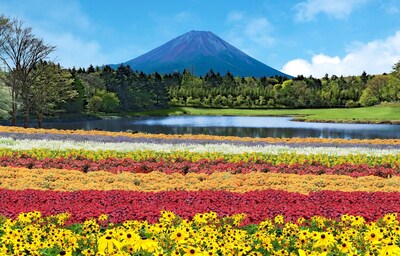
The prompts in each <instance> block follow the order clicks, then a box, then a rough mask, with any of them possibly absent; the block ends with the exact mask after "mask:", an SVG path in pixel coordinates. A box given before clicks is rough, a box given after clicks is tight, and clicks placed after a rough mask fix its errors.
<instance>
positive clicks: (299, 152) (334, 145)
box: [0, 126, 400, 256]
mask: <svg viewBox="0 0 400 256" xmlns="http://www.w3.org/2000/svg"><path fill="white" fill-rule="evenodd" d="M398 213H400V140H396V139H393V140H344V139H316V138H313V139H311V138H309V139H308V138H306V139H300V138H291V139H279V138H235V137H223V136H221V137H218V136H206V135H152V134H130V133H122V132H121V133H112V132H101V131H91V132H87V131H63V130H44V129H43V130H41V129H22V128H15V127H1V126H0V216H1V217H0V255H302V256H303V255H400V224H399V219H398Z"/></svg>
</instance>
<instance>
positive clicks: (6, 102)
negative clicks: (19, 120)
mask: <svg viewBox="0 0 400 256" xmlns="http://www.w3.org/2000/svg"><path fill="white" fill-rule="evenodd" d="M10 111H11V94H10V91H9V88H6V87H5V86H4V84H2V83H0V119H7V118H9V117H10V113H9V112H10Z"/></svg>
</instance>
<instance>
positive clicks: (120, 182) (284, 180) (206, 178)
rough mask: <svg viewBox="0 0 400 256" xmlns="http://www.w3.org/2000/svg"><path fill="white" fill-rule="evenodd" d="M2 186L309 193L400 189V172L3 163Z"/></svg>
mask: <svg viewBox="0 0 400 256" xmlns="http://www.w3.org/2000/svg"><path fill="white" fill-rule="evenodd" d="M0 179H1V187H2V188H5V189H11V190H23V189H37V190H56V191H77V190H128V191H142V192H151V191H154V192H161V191H176V190H186V191H199V190H211V191H216V190H223V191H231V192H249V191H259V190H268V189H275V190H284V191H288V192H298V193H301V194H308V193H310V192H313V191H321V190H332V191H347V192H354V191H365V192H379V191H381V192H400V177H398V176H395V177H392V178H380V177H376V176H375V177H374V176H364V177H359V178H350V177H349V176H347V175H312V174H311V175H310V174H304V175H297V174H283V173H261V172H251V173H246V174H243V173H240V174H239V173H236V174H233V173H229V172H216V173H212V174H206V173H188V174H186V175H182V174H179V173H174V174H166V173H161V172H157V171H152V172H150V173H146V174H144V173H139V174H138V173H130V172H122V173H119V174H113V173H110V172H103V171H96V172H90V173H83V172H81V171H75V170H62V169H61V170H60V169H26V168H13V167H6V168H0Z"/></svg>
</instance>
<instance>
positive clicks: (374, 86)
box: [360, 75, 390, 106]
mask: <svg viewBox="0 0 400 256" xmlns="http://www.w3.org/2000/svg"><path fill="white" fill-rule="evenodd" d="M389 80H390V77H389V76H387V75H378V76H374V78H372V79H370V80H368V82H367V87H366V88H365V90H364V91H363V93H362V95H361V98H360V103H361V105H363V106H373V105H376V104H379V103H381V102H382V101H383V100H384V99H383V97H382V91H383V90H384V87H385V86H386V85H387V84H389Z"/></svg>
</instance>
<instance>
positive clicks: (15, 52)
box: [0, 18, 55, 127]
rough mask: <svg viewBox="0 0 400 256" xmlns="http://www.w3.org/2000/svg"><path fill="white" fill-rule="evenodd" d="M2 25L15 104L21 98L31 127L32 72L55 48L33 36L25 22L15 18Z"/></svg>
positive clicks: (2, 53)
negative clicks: (17, 98) (18, 96)
mask: <svg viewBox="0 0 400 256" xmlns="http://www.w3.org/2000/svg"><path fill="white" fill-rule="evenodd" d="M2 20H4V18H2ZM2 24H3V25H2V26H1V27H2V28H1V29H0V30H1V35H0V36H1V39H0V60H1V61H2V62H3V64H4V65H5V66H6V68H7V70H8V72H9V73H10V75H11V77H12V79H11V81H12V83H11V91H12V97H13V102H15V100H16V97H17V95H20V96H21V99H22V103H23V106H24V110H25V118H24V127H28V125H29V115H30V109H31V98H30V95H31V87H32V84H33V80H34V79H35V76H34V75H33V74H32V72H33V71H34V69H35V67H36V65H37V64H38V63H39V62H40V61H41V60H44V59H46V58H47V57H48V56H49V54H50V53H51V52H53V51H54V50H55V46H51V45H49V44H45V43H44V41H43V39H40V38H37V37H36V36H35V35H34V34H33V33H32V28H30V27H24V23H23V22H22V21H20V20H17V19H14V20H12V21H11V22H10V21H8V22H6V23H4V21H2ZM4 24H5V25H4ZM12 111H13V121H12V122H13V123H12V124H13V125H15V124H16V120H15V112H16V105H15V106H13V109H12Z"/></svg>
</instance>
